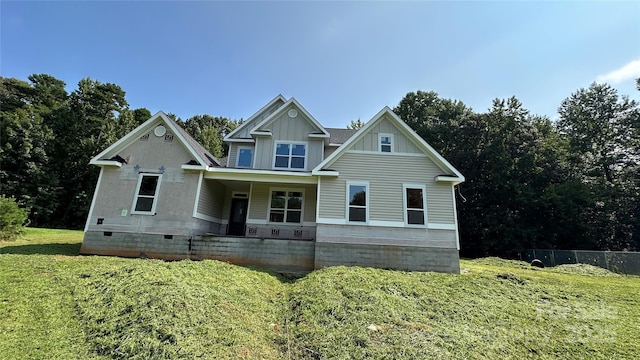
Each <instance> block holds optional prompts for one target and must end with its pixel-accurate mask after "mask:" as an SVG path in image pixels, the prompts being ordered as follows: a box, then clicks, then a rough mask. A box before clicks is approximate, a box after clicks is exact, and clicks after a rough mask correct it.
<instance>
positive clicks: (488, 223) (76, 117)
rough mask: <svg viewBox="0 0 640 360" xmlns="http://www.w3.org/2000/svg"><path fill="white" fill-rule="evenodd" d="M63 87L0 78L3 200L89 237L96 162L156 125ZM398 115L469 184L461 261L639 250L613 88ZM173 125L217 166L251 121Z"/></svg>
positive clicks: (425, 103) (630, 168) (635, 140)
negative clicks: (532, 252) (231, 137)
mask: <svg viewBox="0 0 640 360" xmlns="http://www.w3.org/2000/svg"><path fill="white" fill-rule="evenodd" d="M65 86H66V84H65V83H64V82H63V81H61V80H59V79H56V78H54V77H53V76H50V75H46V74H35V75H31V76H29V78H28V81H23V80H19V79H13V78H2V77H0V121H1V123H0V141H1V143H0V160H1V163H0V184H1V186H2V188H1V193H2V194H3V195H6V196H12V197H15V199H17V201H18V202H19V203H20V204H21V206H23V207H25V208H26V209H28V218H29V221H30V224H31V225H32V226H41V227H64V228H76V229H77V228H82V226H83V225H84V222H85V220H86V216H87V213H88V209H89V206H90V203H91V198H92V194H93V191H94V189H95V185H96V180H97V176H98V171H99V169H98V168H96V167H93V166H89V165H88V162H89V160H90V159H91V157H93V156H95V155H96V154H97V153H99V152H100V151H102V150H103V149H105V148H106V147H108V146H109V145H111V144H112V143H113V142H115V141H116V140H117V139H119V138H121V137H122V136H124V135H126V134H127V133H128V132H130V131H131V130H133V129H134V128H135V127H136V126H138V125H140V124H141V123H142V122H144V121H145V120H147V119H148V118H149V117H151V113H150V112H149V110H147V109H145V108H139V109H130V108H129V104H128V103H127V101H126V99H125V92H124V90H122V89H121V88H120V87H119V86H117V85H115V84H111V83H101V82H99V81H96V80H92V79H89V78H87V79H83V80H81V81H80V82H79V83H78V87H77V89H76V90H74V91H72V92H71V93H68V92H67V91H66V90H65ZM638 90H640V80H639V81H638ZM394 111H395V112H396V113H397V114H398V115H399V116H400V117H401V118H402V119H403V120H404V121H405V122H406V123H407V124H408V125H409V126H411V128H413V129H414V130H415V131H416V132H417V133H418V134H419V135H420V136H422V137H423V138H424V139H425V140H426V141H427V142H428V143H429V144H431V146H433V147H434V148H435V149H436V150H437V151H438V152H440V153H441V154H442V155H443V156H444V157H445V158H446V159H447V160H449V161H450V162H451V163H452V164H453V165H454V166H456V168H458V169H459V170H460V171H461V172H462V174H464V175H465V177H466V179H467V180H466V182H464V183H463V184H461V185H459V186H458V187H457V194H456V198H457V204H458V205H457V206H458V220H459V228H460V239H461V247H462V249H461V254H462V255H463V256H469V257H477V256H486V255H499V256H515V254H516V253H517V252H518V251H519V250H520V249H523V248H556V249H601V250H623V249H627V250H640V179H639V178H640V133H639V131H640V123H639V121H640V106H639V104H638V102H637V101H635V100H631V99H629V98H627V97H625V96H619V95H618V93H617V92H616V90H615V89H614V88H612V87H611V86H609V85H607V84H595V83H594V84H592V85H591V86H589V87H588V88H586V89H579V90H577V91H576V92H575V93H573V94H571V95H570V96H568V97H567V98H566V99H565V100H564V101H563V102H562V103H561V104H560V106H559V108H558V115H559V117H558V119H557V120H555V121H551V120H550V119H549V118H547V117H544V116H538V115H535V114H532V113H530V112H529V111H528V110H527V109H525V108H524V106H523V104H522V103H521V102H520V101H519V100H518V99H517V98H515V97H511V98H509V99H496V100H494V101H493V104H492V107H491V108H490V109H488V110H487V111H486V112H482V113H480V112H475V111H473V110H472V109H471V108H470V107H468V106H466V105H465V104H464V103H462V102H461V101H458V100H452V99H444V98H440V97H439V96H438V94H437V93H436V92H433V91H416V92H410V93H408V94H407V95H406V96H404V97H403V98H402V99H401V101H400V102H399V104H398V105H397V106H396V107H395V108H394ZM170 116H172V117H173V118H174V119H175V120H178V123H179V124H180V125H182V126H183V127H184V128H185V129H186V130H187V131H188V132H189V133H190V134H191V135H192V136H193V137H194V138H195V139H196V140H198V141H199V142H200V143H201V144H203V145H204V146H205V147H206V148H207V149H209V151H211V153H212V154H213V155H215V156H223V155H224V154H225V152H226V150H227V149H226V147H225V144H224V143H223V141H222V138H223V137H224V135H226V134H227V133H229V132H230V131H231V130H233V129H234V128H235V127H236V126H237V125H238V124H239V123H240V122H241V121H242V120H232V119H229V118H226V117H219V116H216V117H214V116H210V115H197V116H194V117H191V118H189V119H187V120H186V121H182V120H181V119H179V118H176V116H175V115H172V114H170ZM349 126H350V127H351V128H359V127H360V126H362V122H361V121H359V120H358V121H356V122H352V124H349Z"/></svg>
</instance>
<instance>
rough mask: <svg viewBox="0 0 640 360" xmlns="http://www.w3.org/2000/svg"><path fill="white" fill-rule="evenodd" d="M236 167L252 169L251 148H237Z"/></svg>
mask: <svg viewBox="0 0 640 360" xmlns="http://www.w3.org/2000/svg"><path fill="white" fill-rule="evenodd" d="M236 167H239V168H252V167H253V148H252V147H249V146H240V147H238V159H237V160H236Z"/></svg>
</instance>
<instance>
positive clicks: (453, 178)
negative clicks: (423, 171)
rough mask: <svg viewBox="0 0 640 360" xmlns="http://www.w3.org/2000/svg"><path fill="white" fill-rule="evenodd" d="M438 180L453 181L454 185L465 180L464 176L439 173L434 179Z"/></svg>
mask: <svg viewBox="0 0 640 360" xmlns="http://www.w3.org/2000/svg"><path fill="white" fill-rule="evenodd" d="M434 180H435V181H437V182H452V183H453V185H458V184H460V183H461V182H463V181H464V177H462V178H460V177H459V176H450V175H438V176H436V177H435V179H434Z"/></svg>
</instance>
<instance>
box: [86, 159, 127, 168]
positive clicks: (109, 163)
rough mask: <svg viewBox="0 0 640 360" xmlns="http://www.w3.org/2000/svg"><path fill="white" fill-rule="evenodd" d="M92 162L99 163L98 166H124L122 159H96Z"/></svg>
mask: <svg viewBox="0 0 640 360" xmlns="http://www.w3.org/2000/svg"><path fill="white" fill-rule="evenodd" d="M91 164H93V165H98V166H117V167H122V163H121V162H120V161H115V160H96V161H94V162H92V163H91Z"/></svg>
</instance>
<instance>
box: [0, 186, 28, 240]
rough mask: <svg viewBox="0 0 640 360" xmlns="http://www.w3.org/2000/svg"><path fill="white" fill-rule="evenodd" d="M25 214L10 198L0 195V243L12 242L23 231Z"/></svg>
mask: <svg viewBox="0 0 640 360" xmlns="http://www.w3.org/2000/svg"><path fill="white" fill-rule="evenodd" d="M26 220H27V212H26V210H25V209H22V208H20V207H19V206H18V203H16V200H15V199H14V198H12V197H9V198H8V197H5V196H4V195H0V241H6V240H14V239H15V238H16V237H18V235H20V233H22V231H23V230H24V224H25V221H26Z"/></svg>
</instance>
